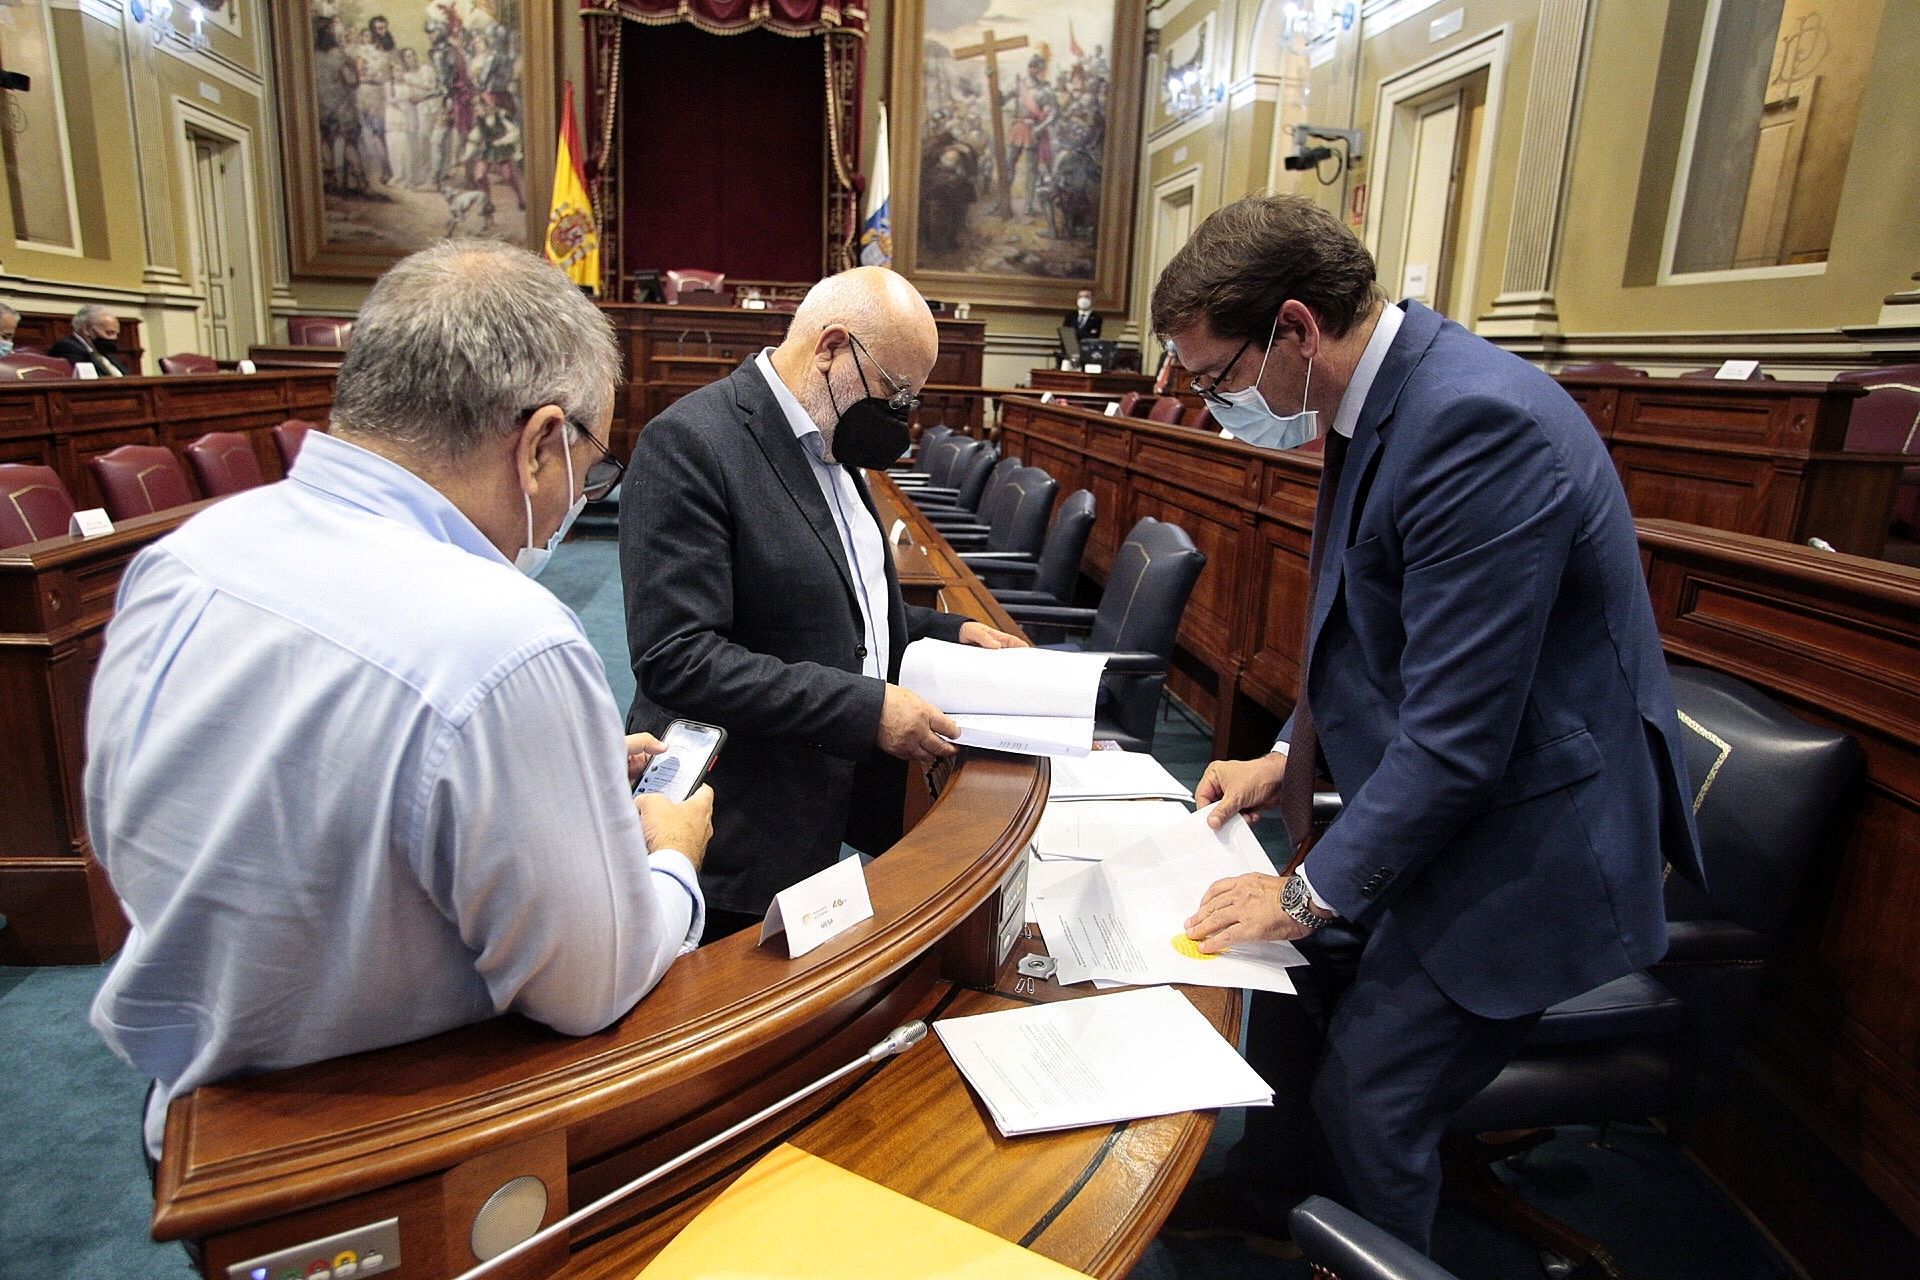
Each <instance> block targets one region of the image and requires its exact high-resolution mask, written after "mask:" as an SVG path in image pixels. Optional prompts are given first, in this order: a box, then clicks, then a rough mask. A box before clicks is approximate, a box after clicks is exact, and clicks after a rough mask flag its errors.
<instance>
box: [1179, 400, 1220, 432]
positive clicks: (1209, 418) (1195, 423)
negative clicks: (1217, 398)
mask: <svg viewBox="0 0 1920 1280" xmlns="http://www.w3.org/2000/svg"><path fill="white" fill-rule="evenodd" d="M1180 425H1181V426H1185V427H1192V428H1193V429H1194V430H1195V431H1218V430H1220V428H1219V427H1216V426H1215V425H1214V424H1213V414H1212V412H1211V411H1209V410H1208V408H1207V406H1206V405H1205V404H1204V403H1203V404H1196V405H1194V406H1192V407H1191V408H1189V409H1188V410H1187V411H1186V412H1185V413H1183V414H1181V415H1180Z"/></svg>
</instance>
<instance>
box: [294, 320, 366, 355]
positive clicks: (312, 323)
mask: <svg viewBox="0 0 1920 1280" xmlns="http://www.w3.org/2000/svg"><path fill="white" fill-rule="evenodd" d="M352 341H353V321H352V320H343V319H341V318H340V317H339V316H288V317H287V342H288V343H289V344H290V345H292V346H296V347H344V346H346V345H348V344H349V343H351V342H352Z"/></svg>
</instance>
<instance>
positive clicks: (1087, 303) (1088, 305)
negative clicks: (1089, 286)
mask: <svg viewBox="0 0 1920 1280" xmlns="http://www.w3.org/2000/svg"><path fill="white" fill-rule="evenodd" d="M1074 304H1075V305H1076V306H1077V307H1078V308H1079V309H1080V310H1081V311H1091V310H1093V299H1092V298H1089V297H1087V296H1086V295H1085V294H1082V295H1081V296H1080V297H1078V298H1076V299H1074Z"/></svg>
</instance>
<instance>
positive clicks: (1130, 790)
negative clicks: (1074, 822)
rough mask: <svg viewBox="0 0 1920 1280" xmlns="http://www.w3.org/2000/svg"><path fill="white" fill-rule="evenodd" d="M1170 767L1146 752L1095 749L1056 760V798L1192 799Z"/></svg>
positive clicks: (1049, 796) (1050, 791)
mask: <svg viewBox="0 0 1920 1280" xmlns="http://www.w3.org/2000/svg"><path fill="white" fill-rule="evenodd" d="M1192 799H1193V793H1192V792H1191V791H1188V790H1187V789H1186V788H1185V787H1183V786H1181V785H1180V783H1179V782H1178V780H1176V779H1175V778H1174V776H1173V775H1172V774H1170V773H1168V772H1167V770H1166V766H1165V765H1163V764H1161V763H1160V762H1159V761H1158V760H1155V759H1154V758H1153V757H1152V756H1150V755H1147V754H1146V753H1145V752H1142V751H1094V752H1091V753H1089V754H1088V755H1087V756H1085V757H1084V758H1081V759H1075V760H1055V761H1054V762H1053V785H1052V786H1051V787H1050V788H1049V789H1048V791H1047V800H1048V802H1049V803H1051V802H1053V801H1055V800H1189V801H1190V800H1192Z"/></svg>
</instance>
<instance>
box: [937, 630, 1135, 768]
mask: <svg viewBox="0 0 1920 1280" xmlns="http://www.w3.org/2000/svg"><path fill="white" fill-rule="evenodd" d="M1106 665H1107V656H1106V655H1105V654H1104V653H1061V652H1057V651H1055V650H1052V649H976V648H974V647H973V646H971V645H964V644H951V643H949V642H948V641H945V640H915V641H914V642H913V643H912V644H910V645H908V646H907V651H906V654H905V655H904V656H903V657H902V658H901V660H900V684H901V685H902V687H904V688H908V689H911V690H913V691H914V692H915V693H917V694H919V695H920V696H921V697H923V698H925V699H926V700H927V701H928V702H931V703H932V704H933V705H934V706H936V707H938V708H940V709H941V710H942V711H944V712H946V713H947V714H948V715H950V716H952V717H953V718H954V721H955V722H956V723H958V724H959V726H960V736H959V737H958V738H957V739H955V741H957V742H959V743H960V744H961V745H962V746H968V747H985V748H987V749H989V750H993V751H1012V752H1017V753H1018V754H1021V755H1029V756H1060V755H1066V756H1084V755H1086V754H1087V752H1088V751H1089V750H1090V749H1091V747H1092V746H1093V709H1094V703H1095V702H1096V701H1097V700H1098V699H1099V696H1100V672H1101V671H1102V670H1104V669H1105V667H1106Z"/></svg>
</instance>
